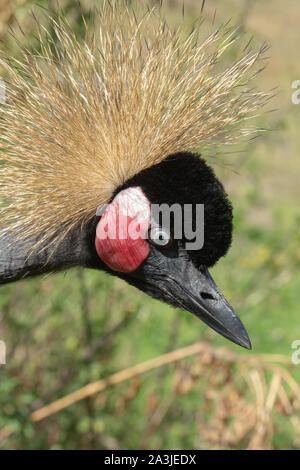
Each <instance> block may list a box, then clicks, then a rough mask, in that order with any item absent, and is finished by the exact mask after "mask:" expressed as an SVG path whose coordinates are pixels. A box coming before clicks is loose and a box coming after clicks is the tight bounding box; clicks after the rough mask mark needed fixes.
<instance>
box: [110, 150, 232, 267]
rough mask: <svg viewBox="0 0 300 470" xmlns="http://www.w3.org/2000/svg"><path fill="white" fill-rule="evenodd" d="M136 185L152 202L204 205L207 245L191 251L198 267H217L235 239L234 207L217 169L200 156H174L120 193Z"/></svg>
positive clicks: (135, 179) (137, 177) (140, 174)
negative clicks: (233, 231)
mask: <svg viewBox="0 0 300 470" xmlns="http://www.w3.org/2000/svg"><path fill="white" fill-rule="evenodd" d="M132 186H140V187H141V188H142V189H143V191H144V192H145V194H146V195H147V197H148V199H149V200H150V202H151V203H152V204H163V203H167V204H168V205H173V204H176V203H177V204H178V203H179V204H181V205H184V204H192V205H193V206H195V205H196V204H204V246H203V248H202V249H200V250H197V251H195V250H189V251H188V255H189V257H190V259H191V260H192V262H193V263H194V264H195V265H196V266H197V267H200V266H201V265H204V266H208V267H209V266H213V265H214V264H215V263H216V262H217V261H218V260H219V259H220V257H222V256H224V255H225V254H226V253H227V251H228V249H229V247H230V244H231V239H232V206H231V203H230V201H229V199H228V197H227V195H226V193H225V191H224V188H223V186H222V184H221V183H220V182H219V180H218V179H217V178H216V176H215V173H214V171H213V170H212V168H210V167H209V166H208V165H207V163H206V162H205V161H204V160H203V159H202V158H201V157H200V156H199V155H196V154H193V153H184V152H182V153H177V154H174V155H171V156H169V157H168V158H166V159H165V160H164V161H163V162H161V163H159V164H157V165H154V166H152V167H150V168H148V169H146V170H143V171H142V172H140V173H138V174H137V175H135V176H134V177H133V178H131V179H130V180H128V181H127V182H126V183H125V184H124V185H122V187H120V188H118V190H117V191H116V192H119V191H121V190H123V189H126V188H128V187H132ZM193 228H195V220H193ZM186 241H187V240H185V239H183V242H186Z"/></svg>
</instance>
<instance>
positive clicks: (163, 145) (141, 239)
mask: <svg viewBox="0 0 300 470" xmlns="http://www.w3.org/2000/svg"><path fill="white" fill-rule="evenodd" d="M139 3H141V2H139ZM98 20H99V24H97V25H96V26H95V29H94V32H93V33H92V34H90V33H88V32H87V34H86V38H85V40H84V41H83V40H79V39H77V38H76V37H75V35H74V34H73V33H72V31H71V28H69V26H68V25H67V24H66V21H65V20H63V19H61V18H60V19H58V20H54V19H52V20H51V21H52V29H53V30H54V31H55V38H53V37H50V35H47V34H46V36H45V37H44V38H42V35H41V36H40V44H39V50H38V52H36V53H32V52H29V51H27V50H25V49H24V50H23V51H22V54H23V59H21V60H14V59H12V58H9V57H4V56H3V57H2V60H1V65H2V67H4V68H5V69H6V71H7V74H8V77H9V78H8V83H7V89H6V94H7V101H6V104H5V105H3V106H2V107H1V116H0V126H1V151H2V156H1V160H2V164H1V183H0V201H1V206H0V207H1V214H0V227H1V232H0V284H5V283H8V282H13V281H17V280H20V279H24V278H27V277H29V276H35V275H39V274H43V273H48V272H55V271H60V270H65V269H67V268H71V267H73V266H83V267H85V268H93V269H99V270H104V271H106V272H108V273H110V274H112V275H116V276H119V277H120V278H122V279H124V280H126V281H127V282H128V283H129V284H132V285H133V286H135V287H137V288H138V289H140V290H142V291H144V292H146V293H147V294H149V295H151V296H152V297H154V298H157V299H160V300H162V301H164V302H167V303H169V304H171V305H173V306H176V307H180V308H182V309H185V310H188V311H190V312H192V313H193V314H195V315H196V316H198V317H199V318H200V319H202V320H203V321H204V322H205V323H207V324H208V325H209V326H210V327H212V328H213V329H214V330H216V331H217V332H219V333H220V334H222V335H223V336H225V337H226V338H228V339H230V340H231V341H233V342H235V343H237V344H239V345H241V346H244V347H246V348H250V347H251V345H250V341H249V338H248V335H247V333H246V330H245V328H244V327H243V325H242V323H241V321H240V320H239V318H238V316H237V315H236V313H235V312H234V310H233V309H232V307H231V306H230V305H229V303H228V302H227V301H226V300H225V298H224V297H223V295H222V294H221V292H220V291H219V289H218V288H217V286H216V284H215V283H214V281H213V279H212V278H211V276H210V274H209V271H208V268H209V267H211V266H213V265H214V264H215V263H216V262H217V261H218V260H219V259H220V258H221V257H222V256H224V255H225V254H226V252H227V250H228V248H229V246H230V244H231V238H232V206H231V203H230V202H229V200H228V198H227V195H226V193H225V191H224V189H223V186H222V184H221V183H220V182H219V181H218V179H217V178H216V176H215V174H214V172H213V170H212V169H211V168H210V167H209V166H208V165H207V164H206V162H205V161H204V160H203V159H202V158H201V157H200V155H199V154H197V153H193V152H194V151H195V148H200V147H201V146H203V147H204V146H205V147H206V146H207V145H208V144H210V143H213V144H214V143H220V142H221V143H227V142H231V141H232V140H234V139H235V138H236V137H237V136H239V135H247V134H249V133H250V132H251V129H245V128H243V127H242V126H239V128H241V127H242V129H240V130H239V131H237V130H236V125H237V124H240V123H241V122H242V121H245V120H246V119H248V118H250V117H252V116H253V115H255V114H256V113H257V109H258V108H259V107H260V106H261V105H262V104H264V102H265V101H266V100H267V99H268V95H267V94H264V93H260V92H257V91H254V90H253V89H249V88H248V87H247V83H248V82H249V80H250V79H251V78H252V76H253V74H254V73H255V68H256V67H255V64H256V63H257V61H258V59H259V58H260V56H261V54H262V50H260V51H258V52H255V53H251V52H250V51H248V52H246V53H244V55H243V56H242V57H239V58H238V60H236V62H234V63H232V64H230V65H226V64H225V65H224V67H223V68H222V69H220V68H219V64H218V63H219V59H220V58H221V56H222V54H223V53H224V52H225V51H226V49H227V48H228V47H229V46H230V45H231V44H232V42H233V41H235V39H236V31H235V30H232V29H227V28H226V27H223V28H220V29H218V30H217V31H215V32H214V33H213V34H211V35H210V36H209V37H208V38H207V39H206V40H205V41H204V42H201V43H200V42H199V40H198V33H199V31H198V27H196V28H195V29H194V30H193V31H192V32H191V33H190V35H188V36H186V35H184V34H183V32H182V31H181V30H180V29H178V30H176V31H175V32H172V31H171V30H170V29H169V28H168V27H167V25H166V24H165V21H164V20H163V19H162V17H161V11H160V9H159V8H154V9H153V10H150V11H149V10H148V11H147V12H146V13H144V12H142V13H141V12H140V11H139V7H138V6H136V7H135V11H133V9H132V7H131V6H126V5H125V3H124V2H122V1H120V2H119V1H117V0H111V1H110V2H108V1H104V2H103V5H102V7H101V9H100V11H99V14H98ZM87 30H88V28H87ZM43 34H44V33H43ZM20 47H21V48H22V46H20ZM174 204H175V205H177V208H178V207H179V208H181V209H182V213H183V214H184V212H185V209H186V208H189V212H188V214H189V223H190V224H191V226H192V228H193V229H195V227H196V226H197V223H198V222H201V221H202V222H203V220H202V219H203V212H202V213H200V212H197V206H199V205H200V206H201V207H204V243H202V244H201V247H200V246H199V247H198V248H197V249H195V248H194V246H193V244H191V240H190V239H189V238H188V237H187V236H185V231H184V230H179V232H182V233H181V235H180V236H179V237H178V236H176V235H177V232H176V230H175V226H176V224H177V228H178V227H179V229H182V228H183V225H184V220H185V217H183V218H181V219H180V223H179V225H178V221H176V220H175V219H176V217H175V215H176V214H175V213H174V214H173V212H170V214H171V217H170V223H169V225H168V226H165V225H164V224H163V223H162V222H161V220H162V219H161V218H154V217H153V208H154V207H157V206H159V205H164V207H173V206H174ZM179 212H180V211H179ZM172 214H173V215H172ZM199 214H200V215H199ZM201 214H202V215H201ZM200 216H201V217H200ZM197 218H198V219H199V220H198V219H197ZM200 218H201V220H200ZM200 225H201V224H200ZM202 229H203V224H202ZM202 234H203V230H202Z"/></svg>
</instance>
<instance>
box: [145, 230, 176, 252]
mask: <svg viewBox="0 0 300 470" xmlns="http://www.w3.org/2000/svg"><path fill="white" fill-rule="evenodd" d="M149 241H150V242H151V243H152V244H153V245H157V246H159V247H161V248H165V247H167V246H170V245H171V243H172V241H173V239H172V236H171V234H170V233H169V232H168V231H167V230H164V229H163V228H161V227H153V228H150V230H149Z"/></svg>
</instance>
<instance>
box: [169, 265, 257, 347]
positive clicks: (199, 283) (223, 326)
mask: <svg viewBox="0 0 300 470" xmlns="http://www.w3.org/2000/svg"><path fill="white" fill-rule="evenodd" d="M181 292H182V294H181V295H180V297H181V298H180V300H179V299H178V300H179V302H180V304H181V306H182V307H183V308H185V309H186V310H189V311H190V312H191V313H193V314H194V315H196V316H197V317H198V318H200V319H201V320H202V321H204V322H205V323H206V324H207V325H208V326H210V327H211V328H213V329H214V330H215V331H217V332H218V333H220V334H221V335H222V336H225V338H227V339H229V340H230V341H232V342H233V343H236V344H238V345H240V346H242V347H244V348H246V349H251V342H250V339H249V336H248V334H247V331H246V329H245V327H244V325H243V324H242V322H241V320H240V319H239V317H238V316H237V314H236V313H235V311H234V310H233V308H232V307H231V305H230V304H229V303H228V302H227V300H226V299H225V297H224V296H223V295H222V293H221V292H220V290H219V289H218V287H217V285H216V284H215V282H214V280H213V278H212V277H211V275H210V274H209V271H208V269H206V268H203V269H202V270H200V271H197V277H196V278H195V273H194V270H193V274H192V276H191V277H187V278H186V280H185V282H184V283H182V284H181Z"/></svg>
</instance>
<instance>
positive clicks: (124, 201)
mask: <svg viewBox="0 0 300 470" xmlns="http://www.w3.org/2000/svg"><path fill="white" fill-rule="evenodd" d="M150 219H151V210H150V202H149V201H148V199H147V197H146V196H145V194H144V193H143V191H142V189H141V188H140V187H134V188H128V189H124V190H123V191H121V192H120V193H119V194H118V195H117V196H116V197H115V198H114V200H113V201H112V202H111V204H110V205H109V206H108V207H107V209H106V210H105V212H104V214H103V215H102V217H101V219H100V221H99V223H98V226H97V230H96V239H95V245H96V250H97V253H98V256H99V257H100V258H101V259H102V261H104V262H105V263H106V264H107V266H109V267H110V268H112V269H113V270H115V271H120V272H131V271H134V270H135V269H137V268H138V267H139V266H140V264H141V263H142V262H143V261H144V260H145V259H146V258H147V256H148V255H149V252H150V248H149V244H148V242H147V241H146V238H147V235H148V229H149V226H150Z"/></svg>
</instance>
